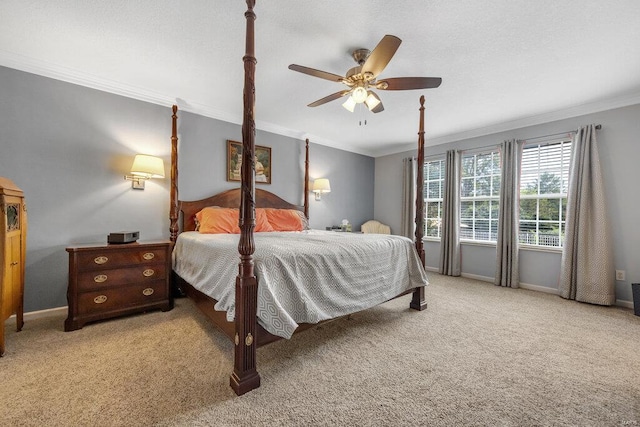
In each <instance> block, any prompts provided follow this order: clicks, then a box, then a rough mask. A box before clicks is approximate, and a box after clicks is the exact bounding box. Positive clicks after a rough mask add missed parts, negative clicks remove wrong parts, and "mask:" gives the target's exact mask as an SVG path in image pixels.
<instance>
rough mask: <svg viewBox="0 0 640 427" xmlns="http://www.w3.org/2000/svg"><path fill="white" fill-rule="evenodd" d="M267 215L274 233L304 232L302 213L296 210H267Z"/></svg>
mask: <svg viewBox="0 0 640 427" xmlns="http://www.w3.org/2000/svg"><path fill="white" fill-rule="evenodd" d="M265 212H266V213H267V219H268V220H269V224H271V227H273V230H274V231H302V230H304V224H303V222H302V217H303V216H304V214H302V215H300V211H297V210H295V209H274V208H265Z"/></svg>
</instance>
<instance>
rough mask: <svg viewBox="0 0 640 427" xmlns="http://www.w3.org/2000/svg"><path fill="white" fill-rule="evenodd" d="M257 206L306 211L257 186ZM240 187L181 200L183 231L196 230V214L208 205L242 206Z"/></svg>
mask: <svg viewBox="0 0 640 427" xmlns="http://www.w3.org/2000/svg"><path fill="white" fill-rule="evenodd" d="M255 191H256V199H255V200H256V208H277V209H296V210H299V211H300V212H303V213H304V212H305V207H304V206H298V205H294V204H291V203H289V202H287V201H286V200H283V199H281V198H280V197H278V196H276V195H275V194H273V193H271V192H269V191H267V190H262V189H259V188H256V190H255ZM240 196H241V193H240V189H239V188H234V189H232V190H227V191H223V192H222V193H218V194H216V195H214V196H211V197H207V198H206V199H202V200H194V201H190V202H186V201H181V202H180V212H181V213H182V229H181V231H194V230H195V229H196V222H195V215H196V213H198V212H199V211H200V210H202V209H203V208H205V207H207V206H219V207H221V208H238V207H239V206H240Z"/></svg>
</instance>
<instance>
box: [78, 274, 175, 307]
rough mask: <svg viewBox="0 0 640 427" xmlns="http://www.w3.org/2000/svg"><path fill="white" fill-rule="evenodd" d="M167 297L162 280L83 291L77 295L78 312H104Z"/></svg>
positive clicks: (141, 304) (149, 302)
mask: <svg viewBox="0 0 640 427" xmlns="http://www.w3.org/2000/svg"><path fill="white" fill-rule="evenodd" d="M166 298H167V287H166V286H165V283H164V281H162V280H159V281H158V280H156V281H155V282H151V283H145V284H139V285H133V286H127V287H122V288H117V289H103V290H101V291H93V292H83V293H81V294H80V295H79V297H78V314H80V315H83V314H93V313H98V312H101V313H104V312H107V311H114V310H122V309H126V308H128V307H133V306H136V307H138V306H140V307H143V306H144V305H145V304H151V303H154V302H156V301H162V300H163V299H166Z"/></svg>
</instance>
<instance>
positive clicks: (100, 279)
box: [93, 274, 107, 283]
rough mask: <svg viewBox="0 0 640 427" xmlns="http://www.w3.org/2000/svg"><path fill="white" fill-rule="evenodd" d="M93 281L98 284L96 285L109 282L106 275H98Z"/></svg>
mask: <svg viewBox="0 0 640 427" xmlns="http://www.w3.org/2000/svg"><path fill="white" fill-rule="evenodd" d="M93 281H94V282H96V283H102V282H106V281H107V275H106V274H98V275H97V276H96V277H94V278H93Z"/></svg>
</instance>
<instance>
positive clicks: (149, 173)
mask: <svg viewBox="0 0 640 427" xmlns="http://www.w3.org/2000/svg"><path fill="white" fill-rule="evenodd" d="M131 175H135V176H140V177H145V178H164V162H163V161H162V159H161V158H159V157H154V156H148V155H146V154H136V157H135V158H134V159H133V165H132V166H131Z"/></svg>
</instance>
